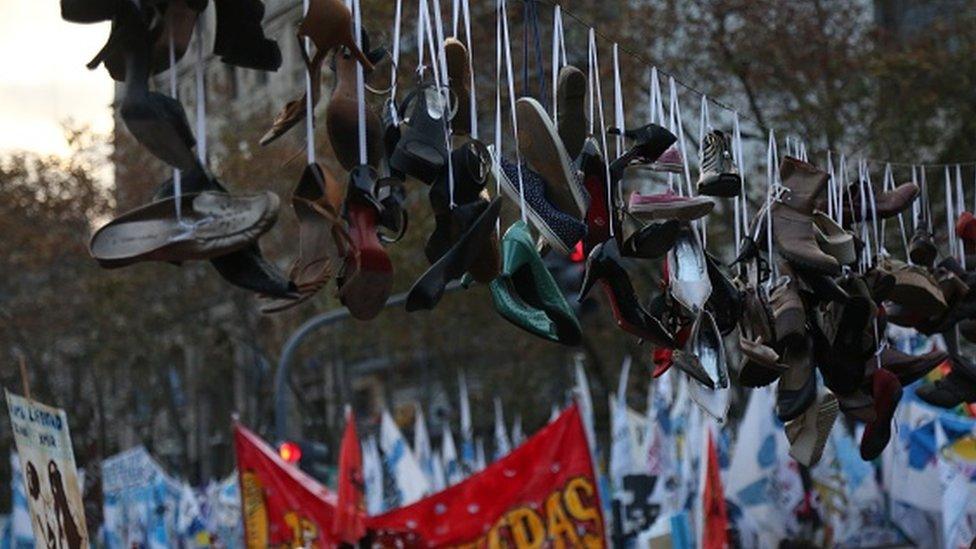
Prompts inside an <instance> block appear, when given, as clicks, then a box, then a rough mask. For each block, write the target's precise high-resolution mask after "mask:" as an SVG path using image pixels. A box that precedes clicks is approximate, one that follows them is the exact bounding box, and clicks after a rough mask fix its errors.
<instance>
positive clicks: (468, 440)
mask: <svg viewBox="0 0 976 549" xmlns="http://www.w3.org/2000/svg"><path fill="white" fill-rule="evenodd" d="M458 387H459V391H460V393H461V395H460V403H461V464H462V465H463V466H464V472H465V474H466V475H467V474H471V473H472V472H473V471H476V470H478V466H477V463H476V462H477V455H476V453H475V447H474V428H473V427H472V425H471V401H470V400H469V399H468V379H467V376H465V375H464V370H461V371H460V372H458Z"/></svg>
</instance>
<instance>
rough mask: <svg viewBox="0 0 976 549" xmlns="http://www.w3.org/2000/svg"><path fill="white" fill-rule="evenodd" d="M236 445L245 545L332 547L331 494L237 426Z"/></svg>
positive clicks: (333, 504)
mask: <svg viewBox="0 0 976 549" xmlns="http://www.w3.org/2000/svg"><path fill="white" fill-rule="evenodd" d="M234 447H235V450H236V452H237V471H238V474H239V475H240V478H239V481H240V486H241V512H242V514H243V515H244V533H245V540H246V543H247V547H248V548H249V549H250V548H258V547H260V548H264V547H275V548H285V547H289V548H290V547H323V548H325V547H335V546H336V543H335V541H334V540H333V538H332V536H331V534H330V532H331V531H332V525H333V520H334V515H335V506H336V497H335V495H334V494H332V493H331V492H329V490H328V489H326V488H325V487H324V486H322V485H321V484H319V483H318V482H317V481H316V480H315V479H313V478H312V477H310V476H308V475H306V474H305V473H303V472H302V471H301V470H300V469H299V468H298V467H295V466H293V465H289V464H288V463H286V462H285V461H284V460H282V459H281V458H280V457H278V454H277V453H276V452H275V451H274V450H273V449H272V448H270V447H269V446H268V445H267V444H266V443H265V442H264V441H263V440H261V438H260V437H258V436H257V435H255V434H254V433H252V432H251V431H249V430H248V429H246V428H244V427H242V426H241V425H238V424H235V425H234Z"/></svg>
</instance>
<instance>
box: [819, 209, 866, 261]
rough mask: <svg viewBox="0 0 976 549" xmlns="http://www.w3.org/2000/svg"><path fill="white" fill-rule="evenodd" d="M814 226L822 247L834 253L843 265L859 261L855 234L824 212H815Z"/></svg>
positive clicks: (827, 251) (835, 257) (828, 252)
mask: <svg viewBox="0 0 976 549" xmlns="http://www.w3.org/2000/svg"><path fill="white" fill-rule="evenodd" d="M813 228H814V231H815V236H816V237H817V243H818V244H820V249H821V250H823V251H824V252H826V253H827V254H828V255H832V256H833V257H834V259H836V260H837V262H838V263H840V264H841V265H851V264H853V263H854V262H856V261H857V250H856V249H855V246H854V236H853V235H852V234H851V233H849V232H847V231H845V230H844V228H843V227H841V226H840V225H838V224H837V222H836V221H834V220H833V219H831V218H830V217H828V216H827V214H825V213H823V212H816V213H814V214H813Z"/></svg>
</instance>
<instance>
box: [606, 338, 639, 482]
mask: <svg viewBox="0 0 976 549" xmlns="http://www.w3.org/2000/svg"><path fill="white" fill-rule="evenodd" d="M630 363H631V358H630V357H629V356H628V357H627V358H626V359H624V364H623V368H622V369H621V372H620V381H619V383H618V385H617V394H616V396H611V397H610V439H611V440H610V482H611V485H612V486H613V489H614V492H615V493H621V494H622V493H623V488H624V477H625V476H626V475H630V474H633V473H636V472H637V469H638V467H637V463H636V462H635V461H634V453H635V449H636V446H637V444H636V442H635V441H634V439H633V433H632V431H631V428H630V421H629V418H628V413H627V378H628V376H629V374H630Z"/></svg>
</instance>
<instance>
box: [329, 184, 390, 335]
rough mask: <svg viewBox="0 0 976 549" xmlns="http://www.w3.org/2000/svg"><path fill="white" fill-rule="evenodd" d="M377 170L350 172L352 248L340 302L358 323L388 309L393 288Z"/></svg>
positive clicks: (348, 200) (348, 211) (348, 203)
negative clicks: (381, 229)
mask: <svg viewBox="0 0 976 549" xmlns="http://www.w3.org/2000/svg"><path fill="white" fill-rule="evenodd" d="M376 178H377V175H376V170H374V169H373V168H371V167H369V166H357V167H356V168H355V169H353V171H352V172H350V173H349V190H348V192H347V194H346V204H345V216H346V219H347V220H348V222H349V236H350V237H351V240H352V246H351V248H350V249H349V252H348V253H347V254H346V258H345V269H344V272H343V275H342V277H341V278H340V280H339V299H340V301H341V302H342V304H343V305H345V306H346V307H347V308H348V309H349V313H350V314H351V315H352V316H353V318H356V319H358V320H371V319H373V318H375V317H376V315H378V314H379V313H380V311H382V310H383V307H385V306H386V300H387V298H389V296H390V290H391V289H392V288H393V264H392V263H391V262H390V256H389V255H388V254H387V253H386V250H385V249H384V248H383V246H382V245H381V244H380V240H379V236H378V235H377V232H376V225H377V219H378V217H379V212H380V209H381V208H382V204H381V203H380V202H379V200H378V199H377V198H376V196H375V189H376Z"/></svg>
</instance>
